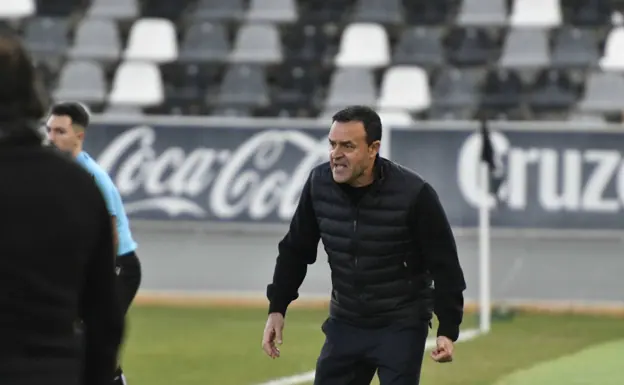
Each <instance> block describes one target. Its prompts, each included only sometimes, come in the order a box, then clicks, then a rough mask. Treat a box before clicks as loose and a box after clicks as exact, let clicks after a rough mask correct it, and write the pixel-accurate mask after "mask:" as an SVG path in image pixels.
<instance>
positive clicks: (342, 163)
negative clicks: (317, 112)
mask: <svg viewBox="0 0 624 385" xmlns="http://www.w3.org/2000/svg"><path fill="white" fill-rule="evenodd" d="M329 145H330V154H329V161H330V165H331V170H332V175H333V177H334V180H335V181H336V182H338V183H348V184H352V185H354V186H358V178H360V177H362V176H363V175H364V173H365V172H366V170H367V169H368V168H370V167H371V165H372V163H373V162H374V161H375V157H376V156H377V151H378V150H379V142H378V141H376V142H374V143H372V144H371V145H370V146H369V145H368V143H367V142H366V130H365V129H364V125H363V124H362V122H344V123H340V122H334V123H333V124H332V126H331V129H330V130H329Z"/></svg>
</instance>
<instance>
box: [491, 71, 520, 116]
mask: <svg viewBox="0 0 624 385" xmlns="http://www.w3.org/2000/svg"><path fill="white" fill-rule="evenodd" d="M481 94H482V98H481V102H482V103H481V107H482V108H483V109H485V110H488V111H494V112H495V113H500V112H509V111H508V110H512V109H516V108H518V107H519V106H520V105H521V103H522V102H523V94H524V85H523V83H522V80H521V79H520V76H519V75H518V73H516V72H515V71H510V70H506V69H503V68H498V69H495V70H492V71H489V72H488V73H487V74H486V78H485V81H484V84H483V90H482V92H481Z"/></svg>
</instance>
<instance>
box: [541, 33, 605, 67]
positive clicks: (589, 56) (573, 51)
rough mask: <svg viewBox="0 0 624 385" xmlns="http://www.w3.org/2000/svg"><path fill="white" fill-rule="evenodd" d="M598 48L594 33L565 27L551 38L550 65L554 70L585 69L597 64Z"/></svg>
mask: <svg viewBox="0 0 624 385" xmlns="http://www.w3.org/2000/svg"><path fill="white" fill-rule="evenodd" d="M599 56H600V53H599V48H598V44H597V39H596V37H595V35H594V31H593V30H591V29H579V28H576V27H566V28H563V29H561V30H560V31H559V32H558V33H556V34H555V36H554V38H553V49H552V55H551V59H552V63H551V65H552V66H553V67H556V68H577V67H581V68H586V67H592V66H594V65H596V64H598V60H599Z"/></svg>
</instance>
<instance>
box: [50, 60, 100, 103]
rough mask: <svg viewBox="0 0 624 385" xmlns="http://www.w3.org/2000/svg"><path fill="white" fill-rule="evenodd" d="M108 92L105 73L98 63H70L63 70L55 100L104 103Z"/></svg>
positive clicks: (55, 92)
mask: <svg viewBox="0 0 624 385" xmlns="http://www.w3.org/2000/svg"><path fill="white" fill-rule="evenodd" d="M107 91H108V90H107V85H106V79H105V78H104V71H103V69H102V67H101V66H100V65H99V64H98V63H97V62H93V61H70V62H68V63H67V64H65V66H64V67H63V69H62V70H61V73H60V75H59V80H58V86H57V88H56V90H55V91H54V99H55V100H81V101H83V102H85V103H103V102H104V101H105V100H106V95H107Z"/></svg>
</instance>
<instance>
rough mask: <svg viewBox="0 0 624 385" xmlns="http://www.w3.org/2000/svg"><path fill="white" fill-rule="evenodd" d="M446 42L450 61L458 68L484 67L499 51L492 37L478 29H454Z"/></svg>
mask: <svg viewBox="0 0 624 385" xmlns="http://www.w3.org/2000/svg"><path fill="white" fill-rule="evenodd" d="M444 40H445V44H444V46H445V48H446V51H447V57H448V60H449V61H450V62H451V63H452V64H454V65H456V66H477V65H484V64H486V63H487V62H488V61H489V60H490V59H491V58H492V57H494V56H496V53H497V51H498V50H499V47H498V46H497V44H496V42H495V41H494V40H493V39H492V37H491V36H490V35H489V34H488V33H487V32H486V31H485V30H484V29H482V28H478V27H466V28H453V29H451V31H450V32H449V34H448V35H447V36H446V38H445V39H444Z"/></svg>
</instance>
